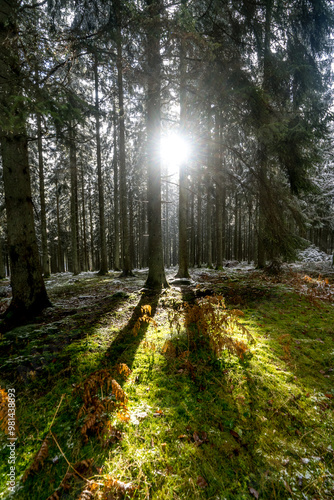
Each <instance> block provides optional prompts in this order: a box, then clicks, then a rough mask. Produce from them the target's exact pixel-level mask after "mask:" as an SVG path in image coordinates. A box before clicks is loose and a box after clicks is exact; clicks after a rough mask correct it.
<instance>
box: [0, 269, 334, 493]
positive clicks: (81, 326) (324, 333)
mask: <svg viewBox="0 0 334 500" xmlns="http://www.w3.org/2000/svg"><path fill="white" fill-rule="evenodd" d="M209 276H212V289H214V288H215V287H216V288H217V290H218V288H219V287H220V288H221V286H220V284H219V283H218V284H217V281H215V277H216V273H213V272H211V271H210V275H209ZM205 279H206V280H208V279H209V278H208V277H207V276H206V278H205ZM260 280H261V275H260V274H259V273H257V274H256V276H255V277H253V280H252V278H249V277H246V276H239V277H238V278H235V281H234V282H233V287H230V288H228V287H229V284H228V283H226V285H225V282H224V287H225V288H226V290H227V289H228V290H229V292H228V293H227V296H228V297H227V303H230V304H231V307H234V306H235V305H236V302H237V301H239V303H240V304H239V306H238V308H240V307H241V308H242V309H243V312H244V314H245V315H244V317H243V318H242V322H243V324H244V325H245V326H247V328H248V329H249V331H250V333H251V334H252V336H253V337H254V338H255V343H254V344H249V348H250V353H249V355H248V356H247V357H246V359H245V360H243V361H241V360H239V359H238V358H236V357H235V356H232V355H231V354H228V353H227V352H224V353H223V355H222V356H221V358H220V359H219V360H217V359H215V358H214V356H213V354H212V353H211V352H210V351H209V350H208V348H207V346H206V344H205V342H204V343H203V342H199V343H198V344H197V345H196V346H193V347H192V348H191V349H190V352H189V353H188V354H187V355H185V354H184V352H185V351H187V350H189V342H188V338H187V336H186V335H185V332H184V327H183V323H182V313H181V311H180V305H182V303H183V301H184V300H185V299H186V300H189V301H190V302H191V301H192V300H193V291H191V290H190V289H187V292H185V293H183V294H182V293H181V292H179V291H176V290H175V289H171V290H169V291H168V292H166V293H167V295H166V294H165V295H164V296H161V297H159V296H155V297H151V298H150V297H142V298H140V297H139V296H138V294H136V293H135V292H131V291H130V292H131V293H129V294H127V295H124V294H123V293H122V294H117V295H116V296H115V294H114V293H112V290H111V289H110V283H111V281H110V279H109V278H98V277H94V278H90V279H88V278H87V282H82V281H81V283H80V286H79V284H75V285H76V286H77V291H76V293H79V294H81V293H82V290H83V289H84V288H85V287H86V286H87V287H88V286H89V287H92V286H93V285H94V287H95V292H96V293H101V297H103V299H106V297H109V299H108V301H107V302H106V303H103V304H102V302H101V304H102V305H101V306H100V307H99V308H97V309H96V310H94V314H92V311H88V310H87V311H85V310H84V309H83V310H82V311H81V312H80V314H79V315H77V316H75V317H74V316H71V318H70V319H68V320H66V321H60V322H58V324H56V325H53V326H52V325H45V324H44V325H42V324H36V325H33V326H31V327H29V328H27V329H26V330H22V331H21V333H22V332H23V333H22V335H23V334H24V335H23V336H22V335H21V337H22V338H21V337H18V336H17V335H16V336H15V335H13V333H14V332H12V334H9V336H7V337H6V338H4V339H3V340H2V341H3V349H4V351H3V352H4V355H3V359H2V364H3V365H4V370H3V371H2V381H1V387H9V386H11V384H13V385H14V387H15V388H16V391H17V396H18V399H17V420H18V424H19V430H20V435H19V439H18V444H17V450H16V451H17V462H16V471H17V479H18V485H19V488H20V489H19V490H18V491H17V492H16V493H15V494H14V496H13V498H19V499H20V500H26V499H30V498H31V497H32V493H31V492H32V491H33V498H34V499H36V500H42V499H43V500H45V499H46V498H47V497H48V496H49V495H51V494H52V493H53V492H54V491H55V490H56V489H57V488H58V486H59V484H60V483H61V481H62V479H63V477H64V476H65V474H66V471H67V469H68V464H67V462H66V460H65V458H64V456H63V454H64V455H65V456H66V459H67V460H68V461H69V462H70V463H72V464H74V463H76V462H78V461H80V460H84V459H88V458H94V465H93V468H92V470H91V471H90V473H89V475H90V476H94V475H96V478H97V479H98V478H99V481H100V482H101V480H102V478H101V474H102V475H106V474H110V476H112V477H113V478H117V479H118V480H120V481H124V482H132V483H133V484H135V485H136V486H138V489H137V490H136V493H135V495H134V497H135V498H138V499H144V498H148V496H149V498H151V499H167V500H169V499H170V500H172V499H173V500H175V499H190V498H191V499H197V498H198V499H205V498H207V499H213V498H217V499H218V498H224V499H231V500H232V499H233V500H234V499H249V498H252V495H251V493H250V488H254V490H256V491H258V492H259V495H260V498H264V499H271V498H279V499H283V500H284V499H289V498H296V499H305V498H306V499H308V498H309V499H312V498H319V499H330V498H332V496H333V495H332V493H333V491H334V490H333V488H334V483H333V476H332V474H333V449H334V442H333V435H334V432H333V431H334V418H333V400H334V390H333V374H334V371H333V370H334V345H333V336H334V333H333V329H332V326H331V325H333V324H334V309H333V307H332V305H328V303H326V302H321V301H318V302H317V304H316V305H315V303H313V302H312V301H311V300H310V298H308V297H307V296H304V295H302V294H301V293H297V292H296V291H294V290H292V286H289V284H288V282H284V283H279V282H275V281H274V280H272V281H269V282H268V281H266V282H261V281H260ZM206 283H207V281H206ZM66 286H67V285H66ZM206 286H207V285H206ZM68 290H71V294H73V295H75V294H74V290H73V289H72V288H71V289H70V288H69V289H68ZM98 290H100V292H98ZM54 293H55V296H56V297H57V296H59V295H57V294H60V293H61V294H63V293H67V292H66V291H65V292H64V287H59V289H58V291H55V292H54ZM110 297H111V298H110ZM235 298H236V299H235ZM240 298H241V301H240ZM145 303H146V304H151V306H152V315H154V320H155V322H156V324H153V323H148V324H146V323H145V324H143V326H142V327H141V329H140V331H139V332H138V334H137V336H135V335H134V333H133V326H134V324H135V322H136V320H137V318H138V315H140V314H141V312H140V307H141V305H142V304H145ZM175 304H177V307H176V306H175ZM119 309H122V310H121V311H119ZM168 313H169V319H168ZM15 339H19V340H18V341H16V342H15V341H14V340H15ZM57 339H58V342H59V343H61V344H62V349H61V350H59V351H57V352H55V351H52V350H50V346H51V345H55V344H56V340H57ZM8 340H11V342H8ZM166 341H169V342H171V343H172V345H173V348H174V352H171V353H170V354H168V352H164V351H165V349H164V346H165V345H166V344H165V342H166ZM36 352H37V354H36ZM42 357H44V358H45V363H41V367H40V369H36V367H34V366H33V364H32V361H34V359H35V358H37V359H38V358H39V359H40V360H41V358H42ZM8 361H10V363H9V364H8ZM119 362H123V363H126V364H127V365H128V366H129V367H130V368H131V369H132V373H131V375H130V377H129V378H128V379H125V378H124V377H122V376H121V375H119V374H117V373H116V372H115V370H114V367H115V365H116V364H117V363H119ZM22 366H24V367H27V370H26V371H22ZM20 367H21V372H20V371H17V372H16V373H17V377H16V378H15V379H14V380H13V379H12V378H11V373H13V372H12V371H11V369H12V368H14V370H18V368H20ZM105 367H106V368H108V369H111V370H114V371H113V373H114V376H115V377H116V378H117V380H118V382H120V383H121V384H122V385H123V388H124V390H125V391H126V392H127V394H128V397H129V403H128V407H129V411H130V417H131V418H130V421H129V422H120V421H119V420H118V419H117V418H116V417H115V415H110V418H111V419H113V421H114V425H116V426H117V428H118V429H120V430H122V433H123V439H122V440H121V441H115V443H114V444H111V445H110V446H108V447H107V448H103V447H102V446H101V442H100V440H99V439H98V437H97V436H91V437H90V439H89V442H88V443H87V444H84V443H83V442H82V439H81V435H80V424H81V420H79V421H78V420H77V415H78V412H79V409H80V407H81V405H82V401H81V399H80V396H79V395H78V393H77V392H76V390H75V386H77V384H79V383H80V382H82V381H83V380H84V379H85V378H86V377H87V376H88V375H89V374H90V373H92V372H93V371H94V370H97V369H101V368H105ZM37 368H39V367H38V366H37ZM62 394H65V397H64V400H63V403H62V405H61V407H60V409H59V411H58V413H57V416H56V418H55V421H54V424H53V427H52V430H53V433H54V436H55V438H56V440H57V443H58V445H59V446H60V448H61V450H62V451H60V450H59V448H58V445H57V443H56V441H55V440H52V439H51V441H50V447H49V455H48V458H47V459H46V460H45V463H44V466H43V467H42V468H41V469H40V470H39V471H38V472H37V473H36V474H34V475H31V476H29V477H28V479H27V481H26V482H25V483H23V484H22V483H21V481H20V478H21V477H22V475H23V473H24V471H25V470H26V469H27V467H28V466H29V464H30V463H31V461H32V460H33V457H34V455H35V454H36V452H37V451H38V449H39V447H40V445H41V442H42V441H43V439H44V438H45V436H46V434H47V433H48V430H49V427H50V425H51V422H52V419H53V417H54V414H55V411H56V407H57V405H58V403H59V401H60V399H61V397H62ZM6 443H7V441H6V436H5V435H4V434H1V444H0V446H1V448H0V473H1V475H2V477H4V478H5V477H6V471H7V467H8V463H7V455H8V451H7V448H6ZM83 488H84V482H83V481H81V480H79V479H76V480H73V481H72V488H71V489H70V490H69V492H68V493H67V498H69V499H72V498H73V499H75V498H78V497H79V495H80V491H82V490H83ZM0 498H11V497H10V496H8V491H6V484H5V481H3V483H2V493H1V496H0Z"/></svg>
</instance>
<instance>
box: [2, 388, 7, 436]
mask: <svg viewBox="0 0 334 500" xmlns="http://www.w3.org/2000/svg"><path fill="white" fill-rule="evenodd" d="M0 429H1V430H2V431H3V432H4V433H5V434H8V393H7V392H6V391H5V389H1V387H0Z"/></svg>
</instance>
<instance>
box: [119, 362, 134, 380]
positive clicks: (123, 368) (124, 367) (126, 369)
mask: <svg viewBox="0 0 334 500" xmlns="http://www.w3.org/2000/svg"><path fill="white" fill-rule="evenodd" d="M116 370H117V372H118V373H119V374H120V375H123V376H124V377H125V378H127V377H128V376H129V375H130V374H131V370H130V368H129V367H128V365H126V364H125V363H119V364H118V365H116Z"/></svg>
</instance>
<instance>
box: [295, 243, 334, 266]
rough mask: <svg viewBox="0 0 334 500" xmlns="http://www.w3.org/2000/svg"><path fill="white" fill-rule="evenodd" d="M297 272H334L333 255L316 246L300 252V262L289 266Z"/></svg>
mask: <svg viewBox="0 0 334 500" xmlns="http://www.w3.org/2000/svg"><path fill="white" fill-rule="evenodd" d="M289 267H290V269H293V270H295V271H305V272H306V271H308V272H312V271H318V272H321V273H328V272H329V273H331V272H333V255H330V254H327V253H325V252H323V251H321V250H320V249H319V248H318V247H316V246H315V245H310V246H309V247H308V248H306V249H305V250H300V251H299V252H298V261H297V262H294V263H293V264H290V265H289Z"/></svg>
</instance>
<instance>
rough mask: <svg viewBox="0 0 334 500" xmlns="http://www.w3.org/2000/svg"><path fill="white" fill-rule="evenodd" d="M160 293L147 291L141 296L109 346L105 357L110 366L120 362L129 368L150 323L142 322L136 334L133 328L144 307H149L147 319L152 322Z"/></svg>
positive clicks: (141, 315)
mask: <svg viewBox="0 0 334 500" xmlns="http://www.w3.org/2000/svg"><path fill="white" fill-rule="evenodd" d="M160 295H161V291H160V290H159V291H147V292H146V293H145V294H143V295H142V297H141V299H140V301H139V302H138V304H137V305H136V307H135V308H134V310H133V313H132V316H131V318H130V319H129V321H128V322H127V324H126V325H125V326H124V327H123V328H122V330H121V331H120V332H119V333H118V334H117V335H116V337H115V338H114V340H113V342H112V344H111V346H110V347H109V349H108V350H107V352H106V357H107V358H108V359H109V360H110V363H111V364H112V365H115V364H116V363H120V362H126V364H127V365H128V367H129V368H131V366H132V364H133V361H134V358H135V356H136V351H137V349H138V347H139V345H140V343H141V341H142V339H143V338H144V337H145V334H146V332H147V329H148V327H149V325H150V321H142V322H141V324H140V328H139V330H138V332H136V331H135V330H134V327H135V325H136V323H137V321H138V319H139V318H141V317H143V308H144V306H149V307H150V314H149V317H150V318H151V320H153V318H154V316H155V313H156V310H157V305H158V302H159V298H160Z"/></svg>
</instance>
